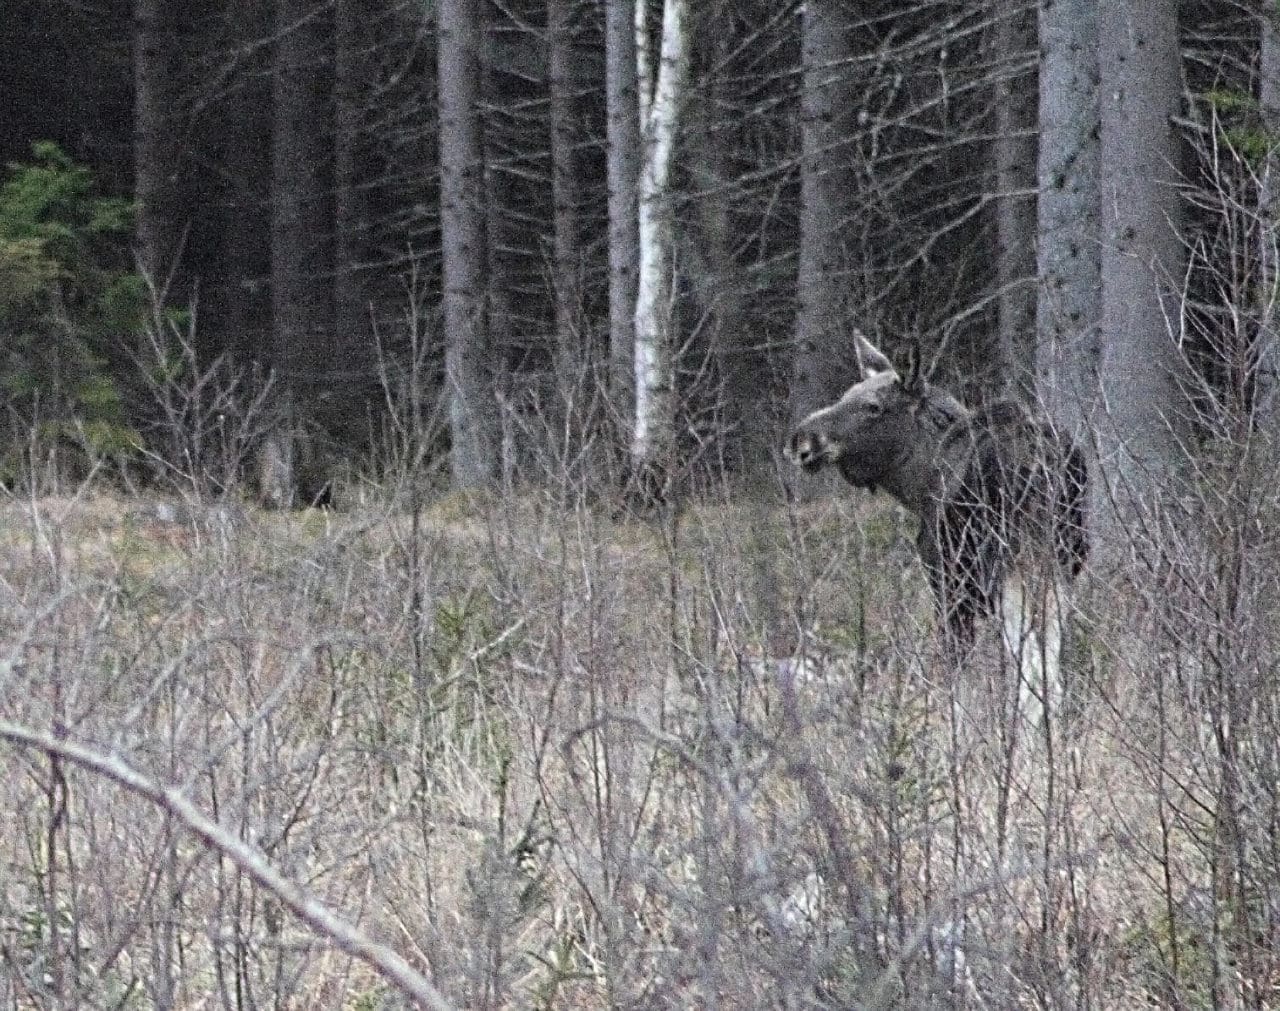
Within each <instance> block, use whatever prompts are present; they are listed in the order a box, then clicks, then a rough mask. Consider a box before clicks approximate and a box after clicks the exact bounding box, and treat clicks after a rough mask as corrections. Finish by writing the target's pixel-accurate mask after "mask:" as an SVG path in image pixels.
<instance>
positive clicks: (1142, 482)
mask: <svg viewBox="0 0 1280 1011" xmlns="http://www.w3.org/2000/svg"><path fill="white" fill-rule="evenodd" d="M1098 25H1099V35H1100V41H1101V45H1100V66H1101V81H1102V83H1101V95H1102V98H1101V108H1102V116H1101V119H1102V131H1101V139H1102V154H1101V176H1100V178H1101V191H1102V236H1103V245H1102V374H1101V383H1102V397H1103V401H1102V402H1103V409H1104V410H1105V412H1106V416H1105V417H1102V418H1100V424H1099V437H1100V447H1099V448H1100V451H1101V454H1100V457H1101V458H1100V464H1101V471H1102V476H1103V477H1104V478H1105V480H1106V484H1107V489H1108V491H1110V493H1111V494H1110V495H1108V494H1107V493H1106V492H1103V493H1102V494H1101V495H1100V496H1098V497H1096V498H1095V501H1098V502H1100V504H1101V505H1102V507H1103V510H1104V512H1103V513H1102V515H1100V516H1099V520H1100V523H1101V528H1102V530H1103V533H1104V534H1105V533H1107V532H1118V531H1117V530H1116V529H1115V527H1114V524H1116V523H1118V522H1121V521H1123V520H1125V519H1126V518H1130V517H1131V516H1132V515H1133V513H1134V512H1135V510H1140V509H1143V508H1145V507H1149V506H1151V505H1153V504H1154V501H1155V499H1156V498H1157V496H1160V495H1161V494H1162V493H1163V492H1166V491H1167V490H1169V485H1170V482H1171V481H1172V480H1173V479H1174V478H1175V477H1176V475H1177V474H1178V471H1179V469H1180V463H1181V462H1182V457H1183V452H1184V451H1183V440H1184V438H1185V436H1186V434H1187V433H1188V431H1189V427H1190V422H1191V405H1190V404H1189V402H1188V397H1187V389H1186V386H1185V378H1184V377H1185V372H1186V365H1185V362H1184V359H1183V357H1182V354H1181V350H1180V349H1179V347H1178V343H1177V341H1178V337H1179V331H1180V326H1181V319H1182V302H1181V297H1182V285H1183V281H1184V265H1185V262H1186V254H1185V250H1184V249H1183V246H1182V240H1181V236H1180V223H1181V219H1182V208H1181V201H1180V197H1179V194H1178V190H1177V184H1178V181H1179V173H1178V165H1179V160H1180V157H1179V145H1178V139H1177V137H1176V135H1175V134H1174V130H1173V117H1174V116H1175V115H1176V114H1177V113H1178V112H1179V109H1180V104H1181V97H1182V75H1181V63H1180V51H1179V45H1178V6H1177V0H1146V2H1144V3H1141V4H1135V3H1131V2H1129V0H1100V2H1099V18H1098ZM1113 496H1114V500H1115V501H1116V503H1117V505H1118V507H1119V512H1118V513H1116V512H1115V511H1113V510H1112V509H1110V503H1111V502H1112V500H1113V499H1112V497H1113ZM1108 528H1110V530H1109V529H1108Z"/></svg>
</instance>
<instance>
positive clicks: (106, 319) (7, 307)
mask: <svg viewBox="0 0 1280 1011" xmlns="http://www.w3.org/2000/svg"><path fill="white" fill-rule="evenodd" d="M32 155H33V159H32V161H31V162H30V163H27V164H11V165H9V166H8V172H7V177H6V178H5V180H4V183H3V185H0V348H3V351H2V352H0V390H2V391H3V392H4V394H5V399H6V401H7V403H8V405H9V413H8V416H7V417H5V418H4V419H3V420H0V429H2V430H3V432H4V434H5V437H6V438H5V444H4V446H3V447H2V448H0V480H7V479H9V478H11V477H12V475H13V474H14V473H15V470H16V463H17V460H16V456H17V455H18V454H19V453H21V452H26V451H30V450H31V449H35V450H36V451H37V452H39V453H40V455H41V456H42V457H43V456H44V455H46V454H52V453H54V452H55V451H59V450H61V451H62V452H60V454H59V459H58V462H59V467H60V469H61V468H62V467H65V466H68V465H72V464H73V462H78V463H81V464H83V463H85V462H87V461H88V460H90V459H94V458H98V457H100V456H102V455H109V456H115V455H118V454H120V453H122V452H124V451H127V450H128V449H130V448H131V447H132V446H133V445H134V444H135V442H136V440H135V437H134V433H133V431H132V429H131V428H130V426H129V423H128V419H127V416H126V412H125V410H124V406H123V405H124V402H125V396H124V392H125V391H123V390H122V388H121V383H120V377H121V376H122V375H124V374H126V369H127V367H128V365H129V362H128V355H129V353H130V351H131V348H132V335H133V334H136V333H137V332H138V331H139V328H140V326H141V323H142V319H143V306H144V288H143V284H142V280H141V278H139V277H138V276H137V275H136V274H135V273H133V272H132V271H130V270H128V269H127V265H128V250H127V237H128V235H129V232H130V227H131V220H132V209H131V206H130V204H129V203H128V202H127V201H125V200H121V199H118V198H113V197H103V196H99V195H97V194H96V193H95V186H94V182H93V177H92V175H91V173H90V172H89V170H88V169H86V168H84V167H83V166H80V165H76V164H75V163H74V162H73V161H72V160H71V158H70V157H68V156H67V154H65V153H64V152H63V151H62V150H61V149H60V148H59V147H58V146H57V145H56V144H53V143H50V142H41V143H37V144H35V145H34V146H33V149H32ZM32 435H34V436H35V439H34V441H33V440H32V438H31V437H32ZM19 447H21V448H19ZM68 449H69V450H71V452H70V454H69V455H68V453H67V452H66V450H68ZM35 462H36V461H32V463H35Z"/></svg>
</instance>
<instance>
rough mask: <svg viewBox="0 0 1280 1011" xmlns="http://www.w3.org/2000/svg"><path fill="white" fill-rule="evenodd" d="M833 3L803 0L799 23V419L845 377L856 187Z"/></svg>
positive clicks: (848, 81) (846, 45)
mask: <svg viewBox="0 0 1280 1011" xmlns="http://www.w3.org/2000/svg"><path fill="white" fill-rule="evenodd" d="M845 9H846V8H845V6H844V5H843V4H842V3H840V2H839V0H807V2H806V3H805V5H804V14H803V17H804V21H803V24H802V26H801V33H802V34H801V44H800V45H801V62H802V65H803V67H804V91H803V93H802V95H801V98H800V147H801V162H800V249H799V256H798V260H799V262H798V265H797V273H796V299H797V306H796V323H795V340H796V351H795V360H794V366H793V368H794V371H793V375H792V380H791V415H792V418H793V419H795V420H799V419H800V418H802V417H804V416H805V415H807V414H809V413H810V412H811V411H813V410H815V409H816V408H818V407H821V406H823V405H824V404H828V403H830V402H831V401H832V400H834V399H835V397H836V396H837V395H838V394H839V393H840V392H842V387H843V386H845V385H847V383H846V380H849V379H851V378H853V376H852V374H850V373H849V372H848V370H846V369H845V368H843V367H842V366H841V364H840V362H839V360H838V359H837V349H839V348H841V347H843V346H845V345H849V344H850V343H851V342H850V339H849V337H850V335H849V332H848V330H849V328H848V327H847V325H846V320H845V298H844V291H845V288H846V287H847V279H846V277H845V273H844V268H845V267H846V264H845V262H844V261H845V257H844V251H843V246H842V243H841V235H842V232H843V229H844V228H845V227H846V225H847V223H848V221H849V219H850V217H851V215H852V209H853V197H854V194H855V192H856V188H855V180H854V174H853V168H852V164H851V149H850V137H851V136H852V132H853V127H852V124H851V123H850V116H851V114H852V111H853V110H854V109H855V108H856V107H857V105H856V102H855V101H854V96H853V95H852V94H851V91H852V76H851V73H850V61H851V58H852V55H853V54H852V51H851V49H850V40H849V32H848V30H847V27H846V26H845V24H844V21H843V16H844V11H845Z"/></svg>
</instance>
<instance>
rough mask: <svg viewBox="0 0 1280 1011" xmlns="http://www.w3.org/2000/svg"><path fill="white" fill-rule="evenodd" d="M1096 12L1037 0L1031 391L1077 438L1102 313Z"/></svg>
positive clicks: (1083, 437)
mask: <svg viewBox="0 0 1280 1011" xmlns="http://www.w3.org/2000/svg"><path fill="white" fill-rule="evenodd" d="M1097 14H1098V11H1097V0H1040V49H1041V57H1040V152H1039V162H1038V168H1037V176H1038V180H1037V185H1038V190H1039V200H1038V224H1037V232H1038V250H1037V273H1038V275H1039V278H1040V284H1039V289H1038V293H1037V301H1036V372H1037V378H1038V386H1039V391H1038V395H1039V399H1040V401H1041V403H1042V405H1043V407H1044V409H1045V412H1046V413H1047V414H1048V416H1049V417H1050V418H1051V419H1052V420H1053V421H1054V423H1055V424H1056V425H1057V426H1058V427H1059V428H1060V429H1061V430H1062V431H1064V432H1067V433H1069V434H1070V435H1071V436H1072V437H1074V438H1075V439H1076V440H1077V442H1079V443H1080V444H1081V445H1082V446H1089V445H1090V444H1091V443H1092V439H1091V438H1090V437H1089V433H1088V430H1087V422H1088V419H1089V418H1090V416H1091V414H1092V408H1093V404H1094V402H1095V401H1096V399H1097V383H1098V355H1099V334H1098V321H1099V316H1100V313H1101V301H1100V294H1099V291H1100V285H1101V274H1100V271H1101V258H1102V246H1101V243H1099V241H1098V222H1099V216H1100V214H1101V202H1100V195H1099V191H1098V157H1099V145H1098V21H1097Z"/></svg>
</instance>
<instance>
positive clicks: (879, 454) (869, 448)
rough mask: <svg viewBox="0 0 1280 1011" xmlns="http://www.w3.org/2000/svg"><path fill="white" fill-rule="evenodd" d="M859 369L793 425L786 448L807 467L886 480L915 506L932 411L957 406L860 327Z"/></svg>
mask: <svg viewBox="0 0 1280 1011" xmlns="http://www.w3.org/2000/svg"><path fill="white" fill-rule="evenodd" d="M857 348H858V364H859V366H860V368H861V373H862V377H861V379H860V380H859V382H857V383H855V384H854V385H853V386H851V387H850V388H849V389H848V390H847V391H846V392H845V394H844V396H842V397H841V398H840V399H839V400H837V401H836V402H835V403H834V404H831V405H829V406H827V407H823V408H820V409H819V410H816V411H814V412H813V413H812V414H810V415H809V416H808V417H807V418H805V419H804V420H803V421H801V422H800V424H799V425H797V426H796V428H795V431H794V432H792V434H791V438H790V439H789V440H788V441H787V445H786V450H785V452H786V456H787V458H788V459H789V460H791V462H792V463H794V464H796V465H797V466H799V467H801V468H803V469H804V470H806V471H808V472H811V473H812V472H816V471H819V470H821V469H822V468H823V467H826V466H834V467H836V468H837V469H838V470H839V472H840V474H841V476H842V477H843V478H844V479H845V480H846V481H848V482H849V483H850V484H852V485H854V486H856V487H859V488H869V489H872V490H874V489H876V488H884V489H885V490H886V491H888V492H889V493H891V494H893V495H894V496H896V497H897V498H898V499H899V500H900V501H902V502H903V504H904V505H907V506H908V507H915V508H917V509H918V508H919V507H920V505H921V504H922V500H923V497H924V495H925V494H926V493H927V490H928V489H927V485H928V482H929V476H930V475H929V473H928V471H929V460H928V459H927V457H929V456H931V455H932V449H933V446H934V443H935V442H936V438H937V435H936V433H932V438H930V434H931V433H929V432H926V431H925V430H924V429H925V428H935V427H936V423H935V422H936V420H941V419H934V418H933V417H932V416H933V415H936V414H938V413H939V411H941V413H943V414H945V415H948V416H950V417H954V416H956V415H958V414H961V413H963V410H964V409H963V408H962V407H961V406H960V405H959V403H958V402H957V401H955V400H954V398H952V397H951V396H950V395H949V394H946V393H944V392H942V391H940V390H937V389H935V388H933V387H931V386H930V385H929V384H928V383H927V382H926V381H925V379H924V377H923V376H922V375H921V372H920V360H919V356H918V355H917V354H914V353H913V354H912V355H911V356H910V360H909V362H908V366H907V370H906V374H905V375H900V374H899V373H898V371H897V370H896V369H895V368H894V367H893V363H892V362H890V361H889V359H888V358H887V357H886V356H885V355H884V353H883V352H881V351H880V349H879V348H877V347H876V346H875V345H874V344H872V343H871V342H870V341H869V340H867V338H866V337H864V336H863V335H862V334H858V336H857Z"/></svg>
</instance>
